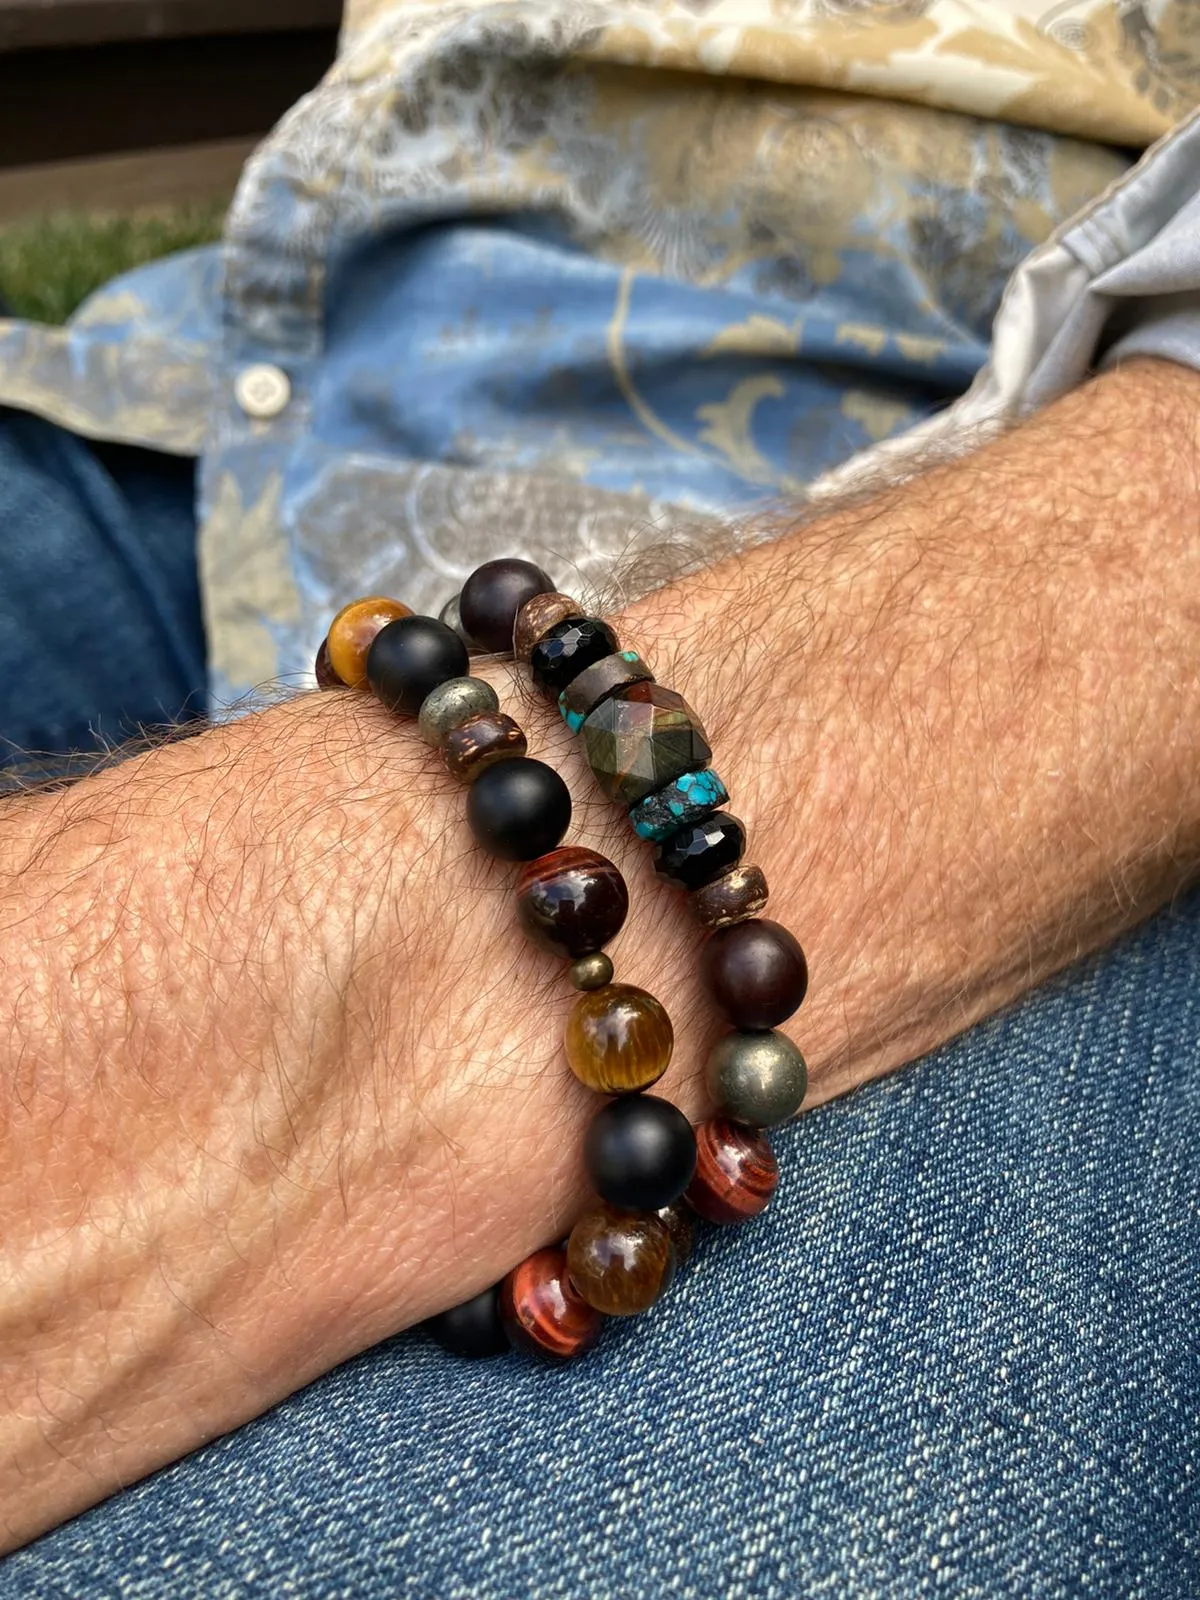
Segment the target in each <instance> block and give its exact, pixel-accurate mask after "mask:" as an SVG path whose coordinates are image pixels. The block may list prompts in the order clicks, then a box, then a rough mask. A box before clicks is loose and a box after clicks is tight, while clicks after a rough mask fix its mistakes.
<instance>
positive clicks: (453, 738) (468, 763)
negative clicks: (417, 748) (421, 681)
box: [442, 711, 526, 783]
mask: <svg viewBox="0 0 1200 1600" xmlns="http://www.w3.org/2000/svg"><path fill="white" fill-rule="evenodd" d="M525 750H526V744H525V735H524V734H523V733H522V732H521V730H520V728H519V727H518V726H517V724H516V723H515V722H514V721H513V719H512V718H511V717H509V716H506V715H505V713H504V712H503V711H481V712H480V714H479V715H478V716H477V717H471V718H470V719H469V721H467V722H463V723H461V724H460V725H459V726H458V727H457V728H451V729H450V732H449V733H448V734H447V735H446V737H445V743H444V745H443V747H442V759H443V760H444V761H445V763H446V770H447V771H448V772H449V773H450V774H451V775H452V776H453V777H455V778H457V779H458V781H459V782H460V783H474V781H475V779H476V778H477V777H478V776H479V774H480V773H481V772H483V771H485V770H486V769H487V768H488V767H491V766H494V765H495V764H496V762H497V761H508V760H510V759H511V757H513V756H523V755H524V754H525Z"/></svg>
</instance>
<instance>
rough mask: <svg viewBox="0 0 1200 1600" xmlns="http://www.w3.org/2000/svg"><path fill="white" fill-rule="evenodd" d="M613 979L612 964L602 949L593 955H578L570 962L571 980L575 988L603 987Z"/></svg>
mask: <svg viewBox="0 0 1200 1600" xmlns="http://www.w3.org/2000/svg"><path fill="white" fill-rule="evenodd" d="M612 980H613V964H612V962H611V960H610V959H609V957H608V956H606V955H605V954H604V951H603V950H597V951H596V952H595V953H594V954H593V955H590V956H580V957H579V960H578V961H573V962H572V963H571V982H572V983H573V984H574V985H575V987H576V988H577V989H584V990H587V989H603V987H604V985H605V984H606V983H611V982H612Z"/></svg>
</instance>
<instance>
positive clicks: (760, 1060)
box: [707, 1030, 808, 1128]
mask: <svg viewBox="0 0 1200 1600" xmlns="http://www.w3.org/2000/svg"><path fill="white" fill-rule="evenodd" d="M707 1077H708V1093H709V1097H710V1098H711V1100H712V1103H713V1105H714V1106H716V1108H717V1110H718V1111H719V1112H720V1113H721V1115H722V1116H724V1117H728V1118H729V1119H730V1121H731V1122H741V1123H744V1124H745V1125H746V1127H748V1128H777V1127H778V1126H779V1125H780V1123H782V1122H787V1121H788V1119H789V1118H791V1117H794V1116H795V1115H796V1112H797V1111H799V1109H800V1105H801V1102H802V1101H803V1099H804V1095H805V1091H806V1090H807V1088H808V1068H807V1066H806V1065H805V1061H804V1057H803V1056H802V1055H801V1054H800V1051H799V1050H798V1049H797V1048H796V1046H795V1045H794V1044H793V1043H792V1041H791V1040H790V1039H789V1038H788V1036H787V1034H786V1033H775V1032H774V1031H770V1030H769V1031H767V1032H764V1033H727V1034H726V1035H725V1036H724V1038H722V1039H718V1040H717V1042H716V1044H715V1045H714V1046H713V1049H712V1053H711V1055H710V1056H709V1058H708V1073H707Z"/></svg>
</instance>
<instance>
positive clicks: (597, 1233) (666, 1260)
mask: <svg viewBox="0 0 1200 1600" xmlns="http://www.w3.org/2000/svg"><path fill="white" fill-rule="evenodd" d="M671 1256H672V1249H671V1235H670V1234H669V1233H668V1232H667V1228H666V1225H665V1224H664V1223H663V1222H661V1221H660V1220H659V1218H658V1217H656V1216H655V1215H654V1213H653V1212H651V1211H622V1210H618V1209H617V1207H616V1206H610V1205H607V1204H606V1203H605V1202H603V1201H601V1203H600V1204H599V1205H596V1206H593V1207H592V1209H591V1210H590V1211H586V1212H584V1214H583V1216H582V1217H580V1219H579V1221H578V1222H577V1223H576V1224H575V1226H574V1227H573V1228H572V1229H571V1237H570V1238H569V1239H568V1240H567V1271H568V1273H569V1274H570V1277H571V1282H572V1283H573V1284H574V1286H575V1288H576V1289H577V1290H578V1291H579V1293H580V1294H581V1295H582V1296H583V1298H584V1299H585V1300H586V1301H587V1303H588V1304H589V1305H590V1306H594V1307H595V1308H596V1310H597V1311H601V1312H603V1313H604V1315H605V1316H606V1317H632V1316H636V1315H637V1313H638V1312H639V1311H647V1310H648V1309H649V1308H650V1307H651V1306H652V1305H653V1304H654V1302H655V1301H656V1300H657V1299H658V1297H659V1295H660V1294H661V1293H662V1292H663V1289H664V1287H665V1286H666V1284H667V1282H668V1281H669V1280H670V1277H671Z"/></svg>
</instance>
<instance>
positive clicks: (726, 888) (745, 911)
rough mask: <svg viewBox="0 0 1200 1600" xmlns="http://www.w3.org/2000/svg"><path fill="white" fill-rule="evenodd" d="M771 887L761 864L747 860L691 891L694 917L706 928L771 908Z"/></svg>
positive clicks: (721, 925)
mask: <svg viewBox="0 0 1200 1600" xmlns="http://www.w3.org/2000/svg"><path fill="white" fill-rule="evenodd" d="M768 898H769V890H768V889H767V880H766V877H765V875H764V873H763V870H762V868H761V867H756V866H754V865H753V864H752V863H751V862H749V861H743V862H742V863H741V865H740V866H736V867H734V868H733V870H732V871H731V872H725V873H722V875H721V876H720V877H719V878H714V879H713V881H712V882H711V883H706V884H705V885H704V887H703V888H702V889H696V890H694V891H693V893H691V894H690V895H688V905H689V906H690V908H691V912H692V915H693V917H695V919H696V921H697V922H698V923H699V924H700V926H701V927H702V928H726V927H729V926H730V925H731V924H733V923H735V922H743V921H744V920H745V919H746V918H747V917H757V916H758V915H759V914H760V913H761V912H763V911H765V910H766V909H767V900H768Z"/></svg>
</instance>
